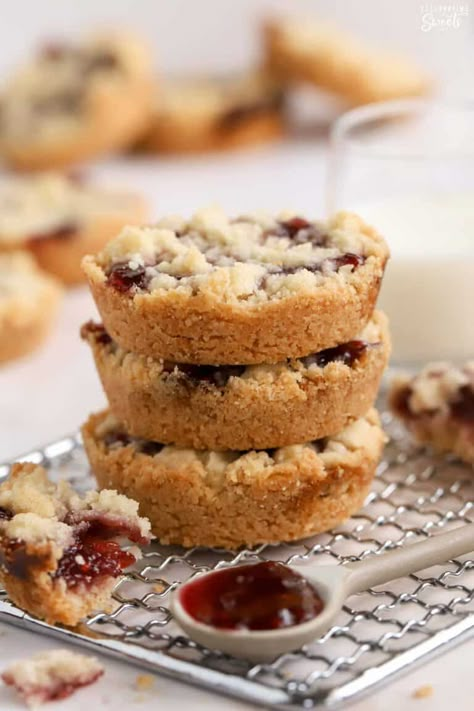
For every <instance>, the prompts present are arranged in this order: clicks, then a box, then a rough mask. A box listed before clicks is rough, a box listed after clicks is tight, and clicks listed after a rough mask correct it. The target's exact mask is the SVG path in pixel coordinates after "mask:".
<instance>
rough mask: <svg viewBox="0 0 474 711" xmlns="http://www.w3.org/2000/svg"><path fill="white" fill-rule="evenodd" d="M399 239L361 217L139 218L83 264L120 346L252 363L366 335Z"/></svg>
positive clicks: (192, 359)
mask: <svg viewBox="0 0 474 711" xmlns="http://www.w3.org/2000/svg"><path fill="white" fill-rule="evenodd" d="M387 257H388V250H387V247H386V245H385V242H384V241H383V239H382V238H381V237H380V236H379V235H378V234H377V233H376V232H375V231H374V230H373V229H372V228H371V227H369V226H367V225H366V224H365V223H364V222H363V221H362V220H361V219H359V218H358V217H357V216H355V215H352V214H346V213H340V214H338V215H336V216H335V217H334V218H332V219H331V220H329V221H328V222H309V221H307V220H305V219H303V218H301V217H296V216H294V215H281V216H279V217H278V218H274V217H269V216H267V215H263V216H248V217H247V216H242V217H238V218H236V219H229V218H228V217H227V216H226V215H225V214H224V213H223V212H221V211H219V210H215V209H210V210H203V211H201V212H199V213H197V214H196V215H195V216H194V217H193V218H192V219H191V220H190V221H188V222H187V221H185V220H182V219H180V218H175V217H173V218H166V219H163V220H161V221H160V222H158V223H157V224H156V225H154V226H152V227H144V228H127V229H125V230H124V231H123V232H122V233H121V234H120V235H119V236H118V237H117V238H116V239H115V240H113V241H112V242H110V243H109V244H108V245H107V247H106V248H105V250H104V251H103V252H101V253H100V254H99V255H98V256H96V257H87V258H86V259H85V260H84V262H83V267H84V270H85V272H86V275H87V277H88V279H89V283H90V286H91V289H92V293H93V295H94V298H95V301H96V303H97V307H98V309H99V311H100V313H101V315H102V318H103V320H104V324H105V327H106V329H107V331H108V332H109V334H110V335H111V336H112V338H114V339H115V340H116V341H117V342H118V343H119V345H120V346H122V347H123V348H125V349H127V350H132V351H134V352H136V353H140V354H142V355H145V356H152V357H154V358H164V359H169V360H174V361H177V362H181V363H194V364H206V365H210V364H212V365H229V364H239V365H248V364H256V363H259V364H260V363H278V362H279V361H282V360H284V359H286V358H298V357H300V356H306V355H308V354H309V353H314V352H317V351H320V350H322V349H325V348H331V347H333V346H336V345H339V344H341V343H344V342H346V341H348V340H350V339H352V338H355V337H357V335H358V334H359V333H360V331H361V330H362V328H363V327H364V326H365V324H366V323H367V321H368V319H369V317H370V315H371V313H372V311H373V308H374V304H375V301H376V298H377V295H378V291H379V286H380V281H381V278H382V275H383V271H384V266H385V262H386V260H387Z"/></svg>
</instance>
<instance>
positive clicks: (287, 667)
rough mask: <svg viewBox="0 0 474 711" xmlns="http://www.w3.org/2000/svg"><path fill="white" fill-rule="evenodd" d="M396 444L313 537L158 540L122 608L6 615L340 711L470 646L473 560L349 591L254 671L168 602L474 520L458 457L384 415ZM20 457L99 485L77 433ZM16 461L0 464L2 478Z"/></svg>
mask: <svg viewBox="0 0 474 711" xmlns="http://www.w3.org/2000/svg"><path fill="white" fill-rule="evenodd" d="M383 419H384V423H385V426H386V429H387V430H388V432H389V434H390V437H391V440H390V443H389V445H388V446H387V448H386V451H385V456H384V460H383V461H382V463H381V464H380V467H379V470H378V476H377V477H376V479H375V482H374V486H373V490H372V493H371V494H370V496H369V497H368V499H367V501H366V504H365V506H364V508H363V509H362V510H361V511H360V512H359V513H358V514H357V516H354V517H353V518H352V519H350V520H349V521H347V522H346V523H345V524H344V525H343V526H340V527H338V528H337V529H336V530H334V531H332V532H330V533H327V534H324V535H320V536H316V537H313V538H311V539H307V540H305V541H301V542H297V543H291V544H285V545H279V546H260V547H258V548H255V549H252V550H241V551H239V552H237V553H235V552H229V551H224V550H214V549H212V550H209V549H207V550H206V549H198V548H193V549H190V550H184V549H182V548H179V547H177V546H158V545H154V546H152V547H150V548H148V549H146V550H145V551H144V556H143V558H142V560H141V561H140V562H139V564H137V566H136V567H135V569H134V570H133V571H132V572H131V573H129V574H128V575H127V576H126V578H124V579H123V580H122V581H121V582H120V583H119V584H118V585H117V587H116V590H115V598H116V600H117V603H118V606H117V609H116V610H115V611H114V612H113V613H112V614H105V613H102V612H99V613H97V614H95V615H94V616H93V617H91V618H89V619H88V620H87V621H86V622H85V623H84V625H83V626H82V628H81V629H80V630H76V631H71V630H67V629H64V628H60V627H51V626H49V625H46V624H44V623H42V622H39V621H38V620H35V619H33V618H31V617H29V616H28V615H26V614H24V613H23V612H21V611H20V610H18V609H17V608H15V607H14V606H12V605H11V604H10V603H9V602H8V600H7V599H6V596H5V594H4V593H1V592H0V620H1V621H3V622H8V623H10V624H15V625H20V626H22V627H25V628H28V629H30V630H32V631H36V632H41V633H44V634H47V635H50V636H54V637H56V638H58V639H63V640H68V641H71V642H74V643H77V644H81V645H83V646H86V647H89V648H91V649H92V650H95V651H96V652H97V651H102V652H104V653H106V654H110V655H113V656H116V657H118V658H121V659H123V660H126V661H128V662H131V663H134V664H137V665H139V666H141V667H144V668H146V669H148V670H151V671H154V672H157V673H163V674H166V675H168V676H171V677H174V678H177V679H180V680H182V681H185V682H188V683H193V684H196V685H200V686H202V687H205V688H209V689H211V690H212V691H214V692H218V693H222V694H227V695H232V696H235V697H238V698H240V699H243V700H247V701H251V702H253V703H257V704H262V705H265V706H267V707H272V708H279V709H309V708H321V709H323V708H331V709H333V708H337V707H340V706H341V705H342V704H344V703H346V702H348V701H350V700H354V699H355V698H357V697H359V696H361V695H362V694H365V693H368V692H369V691H370V690H371V689H373V688H374V687H375V686H376V685H379V684H382V683H384V682H387V681H388V680H389V679H390V678H391V677H393V675H395V674H398V673H401V672H402V671H403V670H404V669H406V668H407V667H408V666H409V667H410V668H413V665H414V664H416V663H422V662H424V661H426V660H427V659H428V658H429V657H430V656H432V655H434V654H436V653H439V652H440V651H443V650H445V649H446V648H447V647H448V646H450V645H454V644H457V643H459V642H460V641H462V640H463V639H465V638H466V637H467V636H468V635H469V634H470V633H471V632H472V630H473V628H474V614H473V613H474V560H469V559H468V558H467V557H464V558H460V559H456V560H452V561H450V562H449V563H447V564H445V565H443V566H437V567H434V568H431V569H429V570H425V571H422V572H419V573H418V574H416V575H410V576H409V577H406V578H403V579H401V580H397V581H395V582H393V583H390V584H389V585H384V586H380V587H378V588H377V589H372V590H369V591H368V592H366V593H362V594H358V595H354V596H352V597H351V598H350V599H349V600H348V601H347V603H346V605H345V606H344V608H343V611H342V612H341V614H340V616H339V618H338V619H337V624H336V625H335V626H334V627H332V628H331V629H330V630H329V631H328V632H327V633H326V634H325V635H324V637H322V638H321V639H318V640H315V641H314V643H312V644H311V645H308V646H307V647H306V648H304V649H302V650H300V651H298V652H295V653H292V654H285V655H282V656H281V657H279V658H277V659H275V661H274V662H273V663H271V664H262V665H251V664H250V663H245V662H243V661H238V660H236V659H232V658H230V657H226V656H225V655H223V654H220V653H216V652H212V651H210V650H207V649H204V648H202V647H200V646H199V645H196V644H195V643H194V642H192V641H191V640H189V639H188V638H187V637H185V636H184V635H183V634H182V633H181V632H180V631H179V630H178V629H177V628H176V626H175V625H174V623H173V621H172V619H171V615H170V613H169V610H168V608H167V600H168V599H169V595H170V592H171V591H172V590H174V589H176V588H177V587H178V586H179V585H180V583H181V582H182V581H185V580H188V579H189V578H191V577H192V576H194V575H197V574H199V573H200V572H202V571H207V570H211V569H216V568H220V567H222V566H226V565H234V564H237V563H242V562H251V561H260V560H269V559H272V560H279V561H282V562H286V563H289V562H291V563H293V564H299V563H301V565H302V566H304V563H305V561H307V560H308V559H314V558H316V559H318V560H320V561H321V563H327V562H331V561H332V562H333V563H340V564H345V563H348V562H350V561H354V560H358V559H361V558H365V557H367V556H371V555H377V554H378V553H382V552H383V551H385V550H387V549H390V548H394V547H398V546H402V545H405V543H411V542H414V541H416V540H420V539H422V538H424V537H427V536H430V535H432V534H434V533H436V532H437V531H439V530H440V529H446V528H448V527H450V526H452V525H453V524H454V525H459V524H462V523H467V522H471V521H473V520H474V514H473V506H474V495H473V494H474V477H473V475H472V471H471V470H470V468H469V467H466V466H464V465H462V464H461V463H459V462H457V461H455V460H454V459H450V458H449V457H434V456H433V455H432V454H431V453H430V452H429V451H427V450H425V449H423V448H417V447H415V446H414V445H412V444H410V442H409V441H408V440H407V438H406V437H405V435H404V434H403V432H402V431H401V430H400V429H399V427H398V425H397V424H396V423H393V422H391V420H390V417H389V416H388V415H384V418H383ZM20 459H27V460H30V461H35V462H37V463H40V464H43V465H44V466H46V467H47V468H49V469H51V470H52V472H53V475H54V476H55V477H66V478H68V479H70V480H71V482H72V483H73V484H74V485H75V486H76V487H77V488H79V489H84V488H88V487H90V486H91V484H92V481H91V477H90V474H89V471H88V467H87V462H86V458H85V455H84V452H83V449H82V446H81V442H80V438H79V437H69V438H66V439H63V440H60V441H57V442H55V443H52V444H50V445H49V446H46V447H44V448H43V449H38V450H36V451H34V452H30V453H29V454H28V455H25V456H24V457H21V458H20ZM8 469H9V465H8V464H5V465H3V466H0V480H1V479H2V478H3V477H5V476H7V474H8Z"/></svg>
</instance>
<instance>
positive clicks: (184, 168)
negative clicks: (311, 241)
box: [0, 0, 474, 711]
mask: <svg viewBox="0 0 474 711" xmlns="http://www.w3.org/2000/svg"><path fill="white" fill-rule="evenodd" d="M464 4H466V2H464ZM467 4H469V3H467ZM268 8H277V9H280V10H281V9H282V10H284V11H286V12H288V11H289V8H290V3H288V2H284V1H278V0H275V1H273V2H272V1H262V2H256V1H255V0H233V2H229V1H228V2H223V0H199V2H190V1H189V0H187V1H186V0H173V2H166V1H165V0H162V1H161V2H160V1H157V0H154V1H153V0H149V1H148V0H139V1H137V0H135V2H133V1H132V0H129V1H128V2H126V1H125V0H115V1H114V0H106V1H103V2H97V0H95V1H93V0H82V2H81V3H74V4H73V3H72V2H65V1H64V0H49V2H42V3H33V2H32V0H16V1H15V2H5V1H2V2H0V9H1V22H0V39H1V43H0V72H5V71H6V70H7V69H8V68H9V67H10V66H12V65H13V64H14V63H15V62H17V61H18V60H19V59H20V58H21V57H22V56H23V54H24V52H25V50H26V49H27V48H29V47H30V46H31V44H32V43H34V42H36V41H38V39H39V38H44V37H45V36H47V37H51V36H57V35H62V34H64V33H66V34H73V33H74V32H75V31H76V30H77V28H81V27H84V28H86V27H97V26H105V25H107V24H110V23H112V24H118V25H124V24H127V23H131V24H132V25H133V26H135V27H136V28H137V29H141V30H143V31H145V32H146V34H147V35H148V37H149V38H150V39H151V40H152V41H153V43H154V46H156V48H157V66H165V67H166V68H167V69H172V70H175V69H181V68H187V69H199V68H204V69H216V68H234V67H237V66H243V65H245V64H247V63H248V62H249V61H250V60H249V57H253V56H257V54H258V52H257V36H256V32H255V26H254V25H255V18H258V17H263V16H265V15H266V14H268ZM297 9H299V10H300V9H302V10H304V11H305V12H306V13H307V12H312V13H314V12H317V14H318V15H321V16H326V17H327V16H329V17H333V18H336V19H337V20H338V21H339V22H341V23H342V24H344V25H346V26H347V27H351V28H354V29H355V30H356V31H357V32H358V33H360V34H361V35H363V36H366V37H367V38H371V39H373V40H376V41H378V42H379V43H380V44H382V45H384V44H390V43H391V44H392V45H394V46H399V47H401V48H404V49H407V50H409V51H410V52H411V53H412V54H413V55H415V56H417V57H418V58H419V59H420V60H421V61H422V62H423V63H424V64H425V65H426V66H427V67H429V68H431V70H432V71H433V72H434V73H435V75H436V77H437V78H438V80H439V82H440V84H441V85H442V86H443V88H444V90H447V91H453V90H456V91H458V90H459V87H462V86H466V79H469V80H470V81H469V84H470V83H471V82H472V55H470V54H469V49H468V45H469V38H471V49H472V44H473V42H472V34H469V33H470V31H471V30H472V24H471V30H470V29H469V28H470V25H469V22H467V21H466V22H465V23H464V24H463V25H462V26H461V28H460V29H459V30H455V31H454V30H453V31H446V32H444V33H442V32H436V31H432V32H430V33H422V32H421V30H420V3H418V2H417V1H416V0H398V1H397V0H390V1H386V0H331V1H329V0H327V1H326V0H323V1H321V2H317V1H316V0H314V1H313V2H311V1H307V2H304V0H301V1H299V0H293V2H292V3H291V10H292V11H296V10H297ZM470 9H471V18H470V22H471V23H472V15H473V14H474V8H473V7H471V8H470ZM160 57H161V60H160ZM321 136H322V132H321V131H320V130H314V131H312V132H310V133H307V134H306V137H302V136H301V135H300V136H299V137H295V138H294V139H293V140H292V141H288V142H285V143H283V144H280V145H278V146H276V147H268V148H262V149H261V150H258V151H251V152H244V153H241V154H238V155H234V156H217V157H211V158H209V157H203V158H194V159H179V160H176V161H170V160H160V161H151V162H147V161H134V162H130V161H129V162H126V161H109V162H106V163H103V164H100V165H97V166H94V167H93V173H95V174H96V175H97V176H100V177H102V176H103V177H104V178H111V179H113V180H114V181H115V182H121V183H123V184H124V185H129V186H133V187H134V188H135V189H137V190H142V191H143V192H144V193H145V194H147V195H148V196H149V198H150V201H151V204H152V205H153V211H154V213H155V214H158V213H163V212H169V211H181V212H185V213H189V212H190V211H192V210H193V209H194V208H196V207H198V206H200V205H203V204H208V203H210V202H219V203H221V204H223V206H224V207H226V208H228V209H229V210H232V211H235V212H238V211H239V210H244V209H245V210H248V209H250V208H256V207H267V208H270V209H271V208H279V207H281V206H289V207H294V208H296V209H301V210H305V211H307V212H309V213H311V214H317V213H318V212H321V211H322V210H323V190H324V146H323V143H322V141H321ZM93 311H94V309H93V305H92V301H91V299H90V297H89V296H88V294H87V292H86V291H85V289H77V290H74V291H71V292H70V293H69V295H68V297H67V299H66V301H65V303H64V307H63V309H62V313H61V316H60V319H59V324H58V327H57V329H56V330H55V332H54V334H53V336H52V338H51V339H50V340H49V342H48V343H47V345H46V346H45V348H43V349H42V350H41V351H40V352H38V353H37V354H35V355H34V356H32V357H31V358H28V359H25V360H23V361H21V362H18V363H14V364H12V365H9V366H7V367H4V368H3V369H2V370H1V371H0V460H3V459H5V458H7V457H10V456H14V455H17V454H19V453H22V452H25V451H27V450H28V449H31V448H32V447H34V446H35V445H37V444H39V443H44V442H47V441H48V440H51V439H55V438H57V437H58V436H61V435H63V434H65V433H68V432H71V431H73V430H75V429H76V428H77V427H78V425H79V424H80V423H81V422H82V421H83V420H84V419H85V418H86V417H87V415H88V413H89V412H90V411H91V410H94V409H97V408H99V407H101V406H102V405H103V404H104V397H103V395H102V393H101V390H100V386H99V383H98V379H97V376H96V374H95V371H94V369H93V366H92V360H91V357H90V353H89V352H88V350H87V348H86V346H85V345H83V344H82V343H81V342H80V341H79V338H78V330H79V326H80V324H81V323H82V322H83V321H84V320H86V319H87V318H89V317H91V316H92V315H93ZM51 646H56V647H57V646H58V645H57V643H51V642H49V641H48V640H47V639H46V638H42V637H39V636H34V635H31V634H29V633H25V632H20V631H19V630H15V629H13V628H11V627H8V626H5V625H3V624H0V669H2V668H4V667H5V665H6V664H7V663H8V662H9V661H10V660H12V659H16V658H20V657H23V656H26V655H28V654H30V653H31V652H33V651H37V650H41V649H45V648H46V647H51ZM473 653H474V644H473V643H472V642H471V643H468V644H466V645H464V646H463V647H462V648H459V649H457V650H454V651H452V652H450V653H449V654H447V655H445V656H443V657H441V658H440V659H438V660H436V661H434V662H433V663H431V664H429V665H426V666H424V667H422V668H421V669H419V670H417V671H415V672H413V673H411V674H410V675H408V676H406V677H404V678H403V679H401V680H399V681H397V682H395V683H393V684H392V685H391V686H389V687H387V688H385V689H384V690H383V691H381V692H378V693H377V694H374V695H373V696H371V697H370V698H369V699H368V700H366V701H364V702H361V703H360V704H358V705H356V706H354V708H355V709H358V711H362V710H363V711H379V710H380V711H381V710H382V709H383V710H384V711H398V710H399V709H400V707H401V706H402V705H403V706H404V708H405V709H407V711H411V709H418V708H420V709H422V708H426V709H430V711H431V710H432V711H441V710H442V709H446V708H448V706H449V707H452V708H456V709H457V710H458V711H464V710H467V709H469V708H472V698H473V696H474V677H473V674H472V661H473ZM106 667H107V673H106V677H105V678H104V679H103V680H102V681H100V682H99V684H97V685H96V686H95V687H92V688H91V689H88V690H83V691H81V692H80V693H78V694H77V696H75V697H74V698H72V699H70V700H68V701H64V702H58V703H56V704H55V705H54V706H52V707H51V708H54V709H57V711H62V709H64V710H66V709H67V710H68V711H73V710H75V711H79V709H83V708H86V707H87V706H89V707H90V708H91V709H94V710H95V709H109V708H110V709H112V708H119V709H129V708H130V709H133V708H141V709H144V711H145V710H147V709H152V708H153V709H156V708H160V709H161V710H164V711H167V710H168V709H169V710H171V709H172V708H175V707H178V706H179V707H181V708H182V709H188V708H193V709H210V710H212V711H218V710H220V709H222V708H224V707H225V708H228V709H243V708H248V707H247V706H244V705H242V704H239V703H236V702H235V703H234V702H231V701H226V702H225V703H224V702H223V701H222V699H220V698H219V697H217V696H212V695H210V694H208V693H205V692H200V691H198V690H196V689H193V688H192V687H186V686H184V685H180V684H178V683H176V682H171V681H167V680H165V679H162V678H159V679H157V680H156V685H155V688H154V690H153V691H151V692H145V693H142V694H140V693H139V692H137V691H136V690H135V689H134V679H135V677H136V674H137V673H138V672H137V671H136V670H134V669H133V668H130V667H126V666H124V665H120V664H118V663H116V662H111V661H108V660H106ZM425 684H432V685H433V687H434V695H433V696H432V697H431V698H429V699H425V700H414V699H412V697H411V693H412V692H413V691H414V690H415V689H416V688H418V687H420V686H422V685H425ZM16 708H21V706H20V705H19V704H16V702H15V700H14V697H13V695H12V694H11V692H10V691H9V690H6V689H3V688H0V709H2V711H3V710H5V711H7V710H8V711H14V709H16Z"/></svg>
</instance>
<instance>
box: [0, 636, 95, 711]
mask: <svg viewBox="0 0 474 711" xmlns="http://www.w3.org/2000/svg"><path fill="white" fill-rule="evenodd" d="M103 673H104V668H103V666H102V664H101V663H100V662H99V661H98V659H96V658H95V657H87V656H85V655H84V654H77V653H75V652H70V651H69V650H68V649H53V650H51V651H47V652H40V653H39V654H36V655H35V656H33V657H30V658H29V659H23V660H21V661H18V662H15V663H14V664H12V665H11V666H10V667H8V669H6V670H5V671H4V672H3V674H2V680H3V681H4V683H5V684H7V685H8V686H13V687H14V688H15V690H16V691H17V692H18V694H19V695H20V696H21V698H22V699H23V700H24V701H25V703H26V704H27V706H28V707H29V708H32V709H33V708H35V707H37V706H39V705H40V704H43V703H45V702H47V701H54V700H56V699H65V698H66V697H68V696H70V695H71V694H73V693H74V691H76V689H79V688H80V687H81V686H87V685H88V684H92V683H93V682H95V681H96V680H97V679H98V678H99V677H101V676H102V674H103Z"/></svg>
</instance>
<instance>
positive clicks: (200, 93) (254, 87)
mask: <svg viewBox="0 0 474 711" xmlns="http://www.w3.org/2000/svg"><path fill="white" fill-rule="evenodd" d="M283 114H284V94H283V91H282V89H281V87H280V86H279V84H276V83H275V82H274V81H273V80H271V79H269V78H268V77H267V76H266V75H264V74H262V73H260V72H247V73H241V74H236V75H222V76H205V75H202V76H197V75H196V76H188V77H184V76H183V77H170V78H169V79H168V80H165V81H164V82H163V84H161V85H158V86H157V88H156V91H155V98H154V111H153V117H152V120H151V122H150V125H149V127H148V130H147V133H146V135H145V136H144V137H143V140H142V142H141V147H143V148H144V149H145V150H148V151H151V152H156V153H161V152H163V153H173V152H177V153H180V152H183V153H184V152H199V151H212V150H225V149H232V148H239V147H241V146H249V145H253V144H259V143H264V142H266V141H271V140H274V139H276V138H279V137H281V136H282V135H283V134H284V131H285V121H284V115H283Z"/></svg>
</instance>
